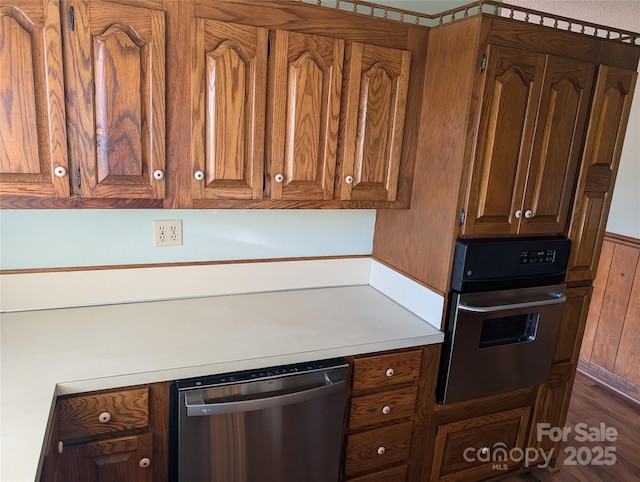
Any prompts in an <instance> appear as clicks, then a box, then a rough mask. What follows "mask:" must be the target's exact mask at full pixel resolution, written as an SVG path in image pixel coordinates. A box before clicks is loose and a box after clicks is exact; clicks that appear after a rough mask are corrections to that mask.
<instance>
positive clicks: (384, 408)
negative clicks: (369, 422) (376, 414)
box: [382, 405, 391, 415]
mask: <svg viewBox="0 0 640 482" xmlns="http://www.w3.org/2000/svg"><path fill="white" fill-rule="evenodd" d="M390 411H391V407H390V406H389V405H385V406H384V407H382V413H384V414H385V415H386V414H388V413H389V412H390Z"/></svg>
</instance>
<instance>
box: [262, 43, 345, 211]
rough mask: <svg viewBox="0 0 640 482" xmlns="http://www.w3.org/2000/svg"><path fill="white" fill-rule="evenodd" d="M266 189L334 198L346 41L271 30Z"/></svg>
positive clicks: (288, 195)
mask: <svg viewBox="0 0 640 482" xmlns="http://www.w3.org/2000/svg"><path fill="white" fill-rule="evenodd" d="M270 45H271V53H270V58H269V97H268V99H269V108H268V112H269V114H268V117H267V132H268V133H269V134H268V142H267V145H268V148H267V152H268V159H267V166H268V170H267V172H268V175H267V178H266V189H267V193H268V194H269V195H270V197H271V198H272V199H302V200H305V199H306V200H311V199H319V200H324V199H333V191H334V176H335V166H336V155H337V144H338V121H339V115H340V93H341V89H342V64H343V60H344V41H343V40H340V39H335V38H330V37H321V36H317V35H309V34H303V33H295V32H287V31H284V30H276V31H274V32H272V33H271V43H270Z"/></svg>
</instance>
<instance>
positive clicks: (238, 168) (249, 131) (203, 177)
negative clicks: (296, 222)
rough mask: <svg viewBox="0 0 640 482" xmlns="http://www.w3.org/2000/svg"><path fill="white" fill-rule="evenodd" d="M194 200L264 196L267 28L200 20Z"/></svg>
mask: <svg viewBox="0 0 640 482" xmlns="http://www.w3.org/2000/svg"><path fill="white" fill-rule="evenodd" d="M195 22H196V31H195V32H196V33H195V45H194V50H193V63H192V66H193V72H192V92H193V135H192V143H193V145H192V150H193V160H194V169H193V174H194V182H193V197H194V199H220V198H222V199H260V198H262V191H263V189H262V184H263V172H264V168H263V165H264V128H265V125H264V116H265V97H266V88H267V79H266V75H267V49H268V30H267V29H265V28H258V27H251V26H246V25H239V24H234V23H228V22H219V21H215V20H208V19H203V18H197V19H196V21H195Z"/></svg>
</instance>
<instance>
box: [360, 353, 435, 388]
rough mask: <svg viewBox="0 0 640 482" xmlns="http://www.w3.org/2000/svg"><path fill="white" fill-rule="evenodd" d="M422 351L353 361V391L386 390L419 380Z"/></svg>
mask: <svg viewBox="0 0 640 482" xmlns="http://www.w3.org/2000/svg"><path fill="white" fill-rule="evenodd" d="M421 362H422V351H420V350H414V351H408V352H402V353H391V354H388V355H376V356H368V357H362V358H356V359H355V360H354V361H353V391H354V393H355V392H360V391H364V390H371V389H377V388H384V387H387V386H391V385H396V384H398V383H407V382H413V381H414V380H417V379H418V377H419V376H420V364H421Z"/></svg>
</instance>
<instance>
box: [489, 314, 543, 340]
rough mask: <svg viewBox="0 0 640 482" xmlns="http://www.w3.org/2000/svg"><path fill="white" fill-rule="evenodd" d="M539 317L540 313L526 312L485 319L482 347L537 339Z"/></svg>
mask: <svg viewBox="0 0 640 482" xmlns="http://www.w3.org/2000/svg"><path fill="white" fill-rule="evenodd" d="M539 317H540V314H539V313H525V314H522V315H513V316H503V317H500V318H489V319H485V320H484V321H483V322H482V331H481V333H480V348H491V347H494V346H502V345H508V344H513V343H522V342H526V341H533V340H535V339H536V331H537V328H538V318H539Z"/></svg>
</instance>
